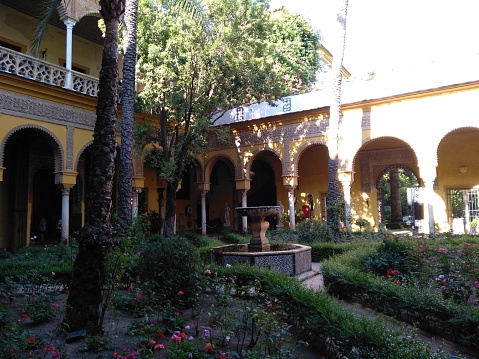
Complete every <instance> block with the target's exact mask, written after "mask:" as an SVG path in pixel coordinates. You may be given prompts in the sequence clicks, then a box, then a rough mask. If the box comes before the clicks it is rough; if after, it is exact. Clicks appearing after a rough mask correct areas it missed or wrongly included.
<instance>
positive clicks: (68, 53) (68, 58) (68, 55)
mask: <svg viewBox="0 0 479 359" xmlns="http://www.w3.org/2000/svg"><path fill="white" fill-rule="evenodd" d="M62 21H63V23H64V24H65V26H66V28H67V40H66V49H65V68H66V69H67V75H66V78H65V88H67V89H72V87H73V80H72V47H73V26H75V24H76V23H77V21H76V20H74V19H72V18H70V17H66V18H63V19H62Z"/></svg>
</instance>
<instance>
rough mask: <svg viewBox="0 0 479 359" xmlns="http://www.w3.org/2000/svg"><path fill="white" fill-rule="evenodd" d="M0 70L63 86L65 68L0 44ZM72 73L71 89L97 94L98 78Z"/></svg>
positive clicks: (90, 94) (86, 93)
mask: <svg viewBox="0 0 479 359" xmlns="http://www.w3.org/2000/svg"><path fill="white" fill-rule="evenodd" d="M0 71H1V72H8V73H10V74H14V75H18V76H22V77H25V78H27V79H30V80H35V81H39V82H43V83H46V84H49V85H53V86H59V87H64V86H65V79H66V75H67V69H65V68H64V67H61V66H58V65H55V64H52V63H50V62H46V61H43V60H40V59H37V58H36V57H33V56H30V55H26V54H22V53H20V52H17V51H13V50H10V49H7V48H5V47H2V46H0ZM72 74H73V91H76V92H80V93H83V94H85V95H89V96H95V97H96V96H97V94H98V79H96V78H94V77H92V76H88V75H85V74H82V73H79V72H76V71H72Z"/></svg>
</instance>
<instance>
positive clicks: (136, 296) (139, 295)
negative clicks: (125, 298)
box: [135, 293, 143, 299]
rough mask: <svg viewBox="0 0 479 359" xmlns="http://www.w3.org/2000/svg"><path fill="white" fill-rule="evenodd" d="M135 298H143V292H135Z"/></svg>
mask: <svg viewBox="0 0 479 359" xmlns="http://www.w3.org/2000/svg"><path fill="white" fill-rule="evenodd" d="M135 298H136V299H141V298H143V294H141V293H136V294H135Z"/></svg>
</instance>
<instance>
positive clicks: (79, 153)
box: [73, 141, 93, 172]
mask: <svg viewBox="0 0 479 359" xmlns="http://www.w3.org/2000/svg"><path fill="white" fill-rule="evenodd" d="M92 144H93V141H90V142H88V143H86V144H84V145H83V147H82V148H81V149H80V151H78V154H77V156H76V158H75V163H74V167H73V170H74V171H75V172H78V162H79V161H80V158H81V156H82V155H83V153H84V152H85V151H86V149H87V148H88V147H90V146H91V145H92Z"/></svg>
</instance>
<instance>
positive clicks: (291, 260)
mask: <svg viewBox="0 0 479 359" xmlns="http://www.w3.org/2000/svg"><path fill="white" fill-rule="evenodd" d="M270 247H271V249H270V250H269V251H255V250H250V248H249V245H248V244H230V245H226V246H220V247H214V248H212V249H211V261H212V263H216V264H219V265H224V266H225V265H235V264H249V265H252V266H253V265H254V266H256V267H260V268H268V269H271V270H274V271H275V272H278V273H282V274H287V275H290V276H297V275H300V274H302V273H305V272H308V271H310V270H311V247H308V246H304V245H301V244H271V245H270Z"/></svg>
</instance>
